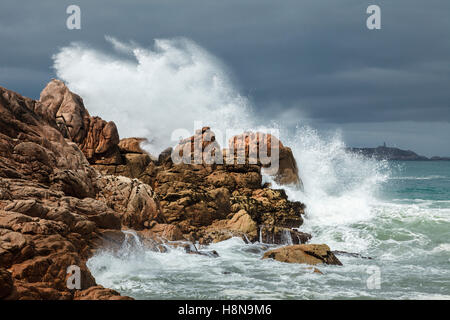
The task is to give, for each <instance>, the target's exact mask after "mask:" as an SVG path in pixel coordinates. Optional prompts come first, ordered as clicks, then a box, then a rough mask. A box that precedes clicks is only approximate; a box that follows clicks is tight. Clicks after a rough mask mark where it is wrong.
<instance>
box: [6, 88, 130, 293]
mask: <svg viewBox="0 0 450 320" xmlns="http://www.w3.org/2000/svg"><path fill="white" fill-rule="evenodd" d="M48 98H49V99H50V97H48ZM53 98H54V97H53ZM53 98H52V99H53ZM60 98H61V99H60V100H61V101H60V103H59V104H58V102H57V103H56V104H55V105H44V104H42V103H41V102H39V101H34V100H31V99H28V98H25V97H22V96H20V95H19V94H17V93H14V92H12V91H9V90H6V89H4V88H1V87H0V190H1V192H0V282H1V286H0V287H1V290H0V291H1V294H0V299H55V300H56V299H73V298H74V294H75V292H73V291H70V290H68V289H67V288H66V285H65V281H66V277H67V275H66V270H67V267H68V266H70V265H78V266H79V267H80V268H81V271H82V273H81V274H82V287H83V288H84V289H89V288H90V287H93V286H96V283H95V280H94V278H93V277H92V275H91V273H90V272H89V270H88V269H87V267H86V260H87V259H88V258H89V257H90V256H91V255H92V252H93V250H94V249H95V246H96V242H95V239H97V238H98V236H97V235H96V233H97V232H99V228H109V229H116V230H117V229H120V228H121V226H122V225H121V216H120V214H121V213H120V212H115V211H114V210H113V209H112V208H110V207H108V206H107V205H106V204H105V203H104V202H102V201H99V200H96V199H93V198H94V197H97V194H98V192H99V191H102V190H101V187H102V186H98V185H97V180H98V173H97V172H96V171H95V170H94V169H93V168H92V167H91V166H90V165H89V162H88V161H87V159H86V157H85V155H84V154H83V153H82V152H81V150H80V149H79V147H78V146H77V144H76V143H75V142H77V141H78V142H79V141H80V140H79V138H80V139H81V137H83V135H84V134H85V133H86V134H87V131H83V130H84V129H86V128H88V127H87V126H86V125H85V123H84V119H87V116H86V117H84V116H83V113H81V115H80V117H79V118H77V117H76V112H75V115H74V116H73V117H72V118H71V117H69V116H67V117H66V118H67V119H68V120H70V121H71V127H70V130H72V131H70V132H69V127H66V129H67V132H66V133H65V134H66V135H67V137H68V138H69V135H70V138H71V139H74V140H73V141H71V140H69V139H68V138H67V139H65V138H64V137H63V134H62V133H61V132H63V133H64V130H62V128H61V126H60V127H58V125H59V124H58V123H57V121H56V114H57V113H58V111H60V113H61V114H64V115H65V116H66V115H67V113H70V114H72V113H73V112H74V110H78V111H80V112H82V111H83V109H77V108H78V107H79V106H80V105H82V102H80V100H79V99H78V98H77V97H76V96H73V95H71V94H70V93H67V92H66V93H64V94H63V95H62V96H61V97H60ZM58 99H59V98H58ZM48 101H49V100H46V102H48ZM61 103H62V104H63V106H61ZM66 107H67V108H66ZM78 111H77V112H78ZM86 114H87V111H86ZM74 137H75V138H74ZM101 145H102V144H101V143H100V144H99V146H100V148H103V147H102V146H101ZM108 192H114V191H113V190H108ZM5 268H7V269H9V270H10V272H8V273H5V272H3V271H4V269H5ZM110 296H111V297H113V296H118V293H114V292H111V294H110Z"/></svg>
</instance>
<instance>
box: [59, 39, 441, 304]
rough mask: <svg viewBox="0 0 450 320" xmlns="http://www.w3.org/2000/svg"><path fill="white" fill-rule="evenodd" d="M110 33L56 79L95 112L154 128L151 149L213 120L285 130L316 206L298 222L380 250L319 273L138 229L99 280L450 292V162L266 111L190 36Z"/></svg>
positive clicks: (360, 247) (76, 46) (171, 289)
mask: <svg viewBox="0 0 450 320" xmlns="http://www.w3.org/2000/svg"><path fill="white" fill-rule="evenodd" d="M107 41H109V42H110V43H111V44H112V47H113V50H112V51H111V52H103V51H98V50H97V49H93V48H91V47H89V45H86V44H83V43H72V44H70V45H69V46H66V47H63V48H61V49H60V50H59V51H58V52H57V53H56V54H55V55H54V57H53V59H54V66H53V67H54V69H55V71H56V74H57V76H58V77H59V78H60V79H62V80H64V81H65V82H66V83H67V85H68V86H69V88H70V89H71V90H72V91H74V92H76V93H78V94H80V95H81V96H82V97H83V100H84V103H85V105H86V107H87V109H88V110H89V112H90V113H91V114H93V115H98V116H101V117H102V118H103V119H107V120H108V121H110V120H113V121H114V122H115V123H116V125H117V126H118V129H119V132H120V134H121V137H131V136H141V137H147V138H148V143H147V144H145V145H144V146H143V147H144V148H145V149H146V150H147V151H149V152H150V153H151V154H153V155H157V154H158V153H159V152H160V151H162V150H163V149H165V148H166V147H168V146H170V145H174V144H176V141H177V140H178V139H179V137H180V136H190V135H192V133H193V131H194V129H198V128H201V127H202V126H204V125H208V126H210V127H211V129H212V130H213V131H214V132H215V133H216V138H217V141H219V143H220V144H221V145H222V146H225V145H226V141H227V140H226V139H223V138H225V137H224V136H220V134H223V133H224V132H225V131H226V130H227V129H234V130H235V132H236V131H237V132H236V133H240V132H243V131H244V130H248V129H253V130H259V131H265V129H264V128H273V127H275V128H278V129H279V138H280V140H281V141H282V142H283V143H284V144H285V145H287V146H289V147H291V149H292V151H293V153H294V156H295V158H296V160H297V162H298V166H299V169H300V176H301V178H302V180H303V184H304V187H305V188H304V190H305V191H304V192H301V191H298V190H294V189H290V188H289V187H286V191H287V194H288V196H289V198H290V199H292V200H297V201H302V202H304V203H305V204H306V206H307V208H306V216H305V222H304V224H303V225H302V226H301V228H300V230H302V231H306V232H310V233H311V234H312V235H313V238H312V240H311V243H326V244H328V245H329V246H330V247H331V249H332V250H340V251H347V252H351V253H356V254H359V255H361V256H364V257H371V258H372V259H364V258H361V257H354V256H343V255H340V256H338V257H339V259H340V260H341V261H342V263H343V264H344V265H343V266H326V265H323V266H319V267H318V268H319V269H320V270H321V271H322V273H323V274H318V273H314V272H313V271H312V270H311V269H310V268H309V267H308V266H305V265H298V264H284V263H280V262H277V261H272V260H261V257H262V255H263V252H264V246H262V245H261V244H258V243H255V244H245V243H244V242H243V241H242V240H241V239H237V238H233V239H230V240H227V241H224V242H221V243H217V244H212V245H210V246H208V247H207V248H203V249H205V250H216V251H217V252H218V253H219V255H220V257H219V258H211V257H207V256H198V255H189V254H185V253H184V252H183V251H180V250H177V249H171V250H169V252H168V253H157V252H152V251H149V250H147V249H145V248H144V247H143V246H141V245H140V243H139V241H137V239H135V238H134V237H133V234H128V235H127V236H128V237H130V240H132V241H131V242H127V243H126V244H124V246H123V248H122V249H121V250H120V252H118V253H117V254H113V253H111V252H110V251H108V250H107V249H105V250H102V251H100V252H99V253H98V254H97V255H96V256H94V257H92V258H91V259H90V260H89V261H88V266H89V268H90V270H91V272H92V274H93V275H94V276H95V278H96V280H97V282H98V283H99V284H101V285H104V286H105V287H109V288H114V289H116V290H118V291H119V292H120V293H122V294H124V295H129V296H132V297H134V298H137V299H220V298H223V299H449V298H450V268H449V266H450V261H449V259H450V240H449V239H450V162H384V161H375V160H371V159H364V158H361V157H360V156H358V155H354V154H349V153H347V152H346V151H345V150H346V146H345V144H344V142H343V141H342V139H341V138H340V136H339V135H335V136H322V135H320V134H319V133H318V132H316V131H315V130H314V129H313V128H310V127H308V126H305V125H303V124H302V119H298V123H299V126H298V128H297V129H296V130H295V132H291V131H289V132H287V129H286V126H285V124H284V123H283V120H282V119H283V117H280V119H278V120H279V121H278V122H277V119H273V120H274V121H268V120H267V119H266V115H264V114H259V113H258V112H257V110H258V109H257V108H255V107H254V106H252V104H251V102H250V101H249V99H247V98H246V97H245V96H243V95H242V94H240V92H239V90H238V89H237V88H236V87H237V86H235V85H234V81H232V79H233V77H230V76H229V74H230V72H229V70H228V69H227V67H226V65H225V63H223V62H221V61H219V60H218V59H217V58H216V57H214V56H213V55H212V54H211V53H209V52H207V50H205V49H204V48H201V47H200V46H199V45H197V44H196V43H194V42H193V41H191V40H188V39H183V38H178V39H158V40H156V41H155V42H154V45H153V46H152V47H151V48H146V47H143V46H141V45H138V44H136V43H134V42H129V43H125V42H120V41H118V40H116V39H114V38H112V37H107ZM265 180H269V181H270V178H269V177H265ZM273 187H277V186H276V184H275V183H273ZM133 239H134V240H133ZM133 243H134V245H132V244H133Z"/></svg>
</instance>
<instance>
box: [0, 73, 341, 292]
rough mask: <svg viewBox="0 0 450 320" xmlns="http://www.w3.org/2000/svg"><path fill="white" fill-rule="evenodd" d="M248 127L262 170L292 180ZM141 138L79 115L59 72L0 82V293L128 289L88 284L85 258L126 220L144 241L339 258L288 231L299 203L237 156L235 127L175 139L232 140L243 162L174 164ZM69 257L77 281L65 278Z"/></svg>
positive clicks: (116, 240)
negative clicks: (27, 93) (22, 82)
mask: <svg viewBox="0 0 450 320" xmlns="http://www.w3.org/2000/svg"><path fill="white" fill-rule="evenodd" d="M259 137H264V140H261V141H260V140H258V139H260V138H259ZM256 139H257V140H256V141H257V145H258V144H259V143H262V141H264V143H266V142H267V143H268V144H269V145H273V146H276V148H277V152H279V159H280V162H279V164H280V165H279V168H278V169H277V170H276V171H275V172H272V173H271V174H272V176H273V179H274V181H276V182H277V184H278V185H287V184H289V185H294V186H296V187H297V188H302V187H303V186H302V182H301V178H300V175H299V168H298V165H297V163H296V161H295V159H294V157H293V154H292V151H291V150H290V149H289V147H287V146H284V145H283V144H282V142H281V141H278V139H277V138H275V137H273V136H270V135H264V134H262V135H258V136H257V138H256ZM261 139H262V138H261ZM144 140H145V139H143V138H124V139H120V138H119V132H118V130H117V128H116V125H115V124H114V122H108V121H107V120H103V119H101V118H99V117H96V116H91V115H90V114H89V112H88V110H87V109H86V108H85V106H84V104H83V100H82V98H81V97H80V96H78V95H76V94H75V93H73V92H71V91H70V90H69V89H68V88H67V87H66V85H65V84H64V83H63V82H62V81H59V80H52V81H51V82H50V83H49V84H48V85H47V86H46V87H45V88H44V90H43V91H42V93H41V96H40V99H39V100H33V99H29V98H26V97H23V96H21V95H20V94H18V93H15V92H13V91H10V90H8V89H5V88H2V87H0V299H6V300H17V299H24V300H25V299H46V300H47V299H50V300H91V299H93V300H98V299H108V300H122V299H131V298H130V297H125V296H121V295H120V293H118V292H116V291H114V290H111V289H108V288H104V287H102V286H100V285H98V284H97V283H96V281H95V279H94V277H93V276H92V274H91V273H90V271H89V269H88V268H87V266H86V261H87V260H88V259H89V258H90V257H92V256H93V255H94V254H95V252H96V250H102V249H104V248H116V247H120V245H121V244H122V243H123V242H124V241H126V232H127V231H132V232H134V233H135V234H136V235H137V236H138V237H139V238H140V240H141V241H142V243H144V244H145V245H146V246H148V248H149V250H158V251H162V252H163V251H164V250H166V248H167V246H183V247H185V250H186V254H192V253H194V254H195V253H198V254H202V252H201V251H198V250H197V248H196V246H195V244H198V245H207V244H208V243H212V242H219V241H223V240H226V239H229V238H231V237H242V238H243V239H244V240H245V241H247V242H257V241H261V242H264V243H267V244H290V245H288V246H285V247H282V248H280V249H275V250H272V251H273V252H271V251H267V252H266V253H265V254H264V258H271V259H277V260H279V261H283V262H297V263H307V264H314V265H315V264H318V263H328V264H336V265H340V264H341V263H340V261H339V260H338V259H337V258H336V257H335V255H334V254H333V252H332V251H331V249H330V248H329V247H328V246H326V245H321V244H307V243H308V242H309V241H310V239H311V238H312V236H311V235H309V234H307V233H304V232H300V231H298V228H299V227H301V225H302V223H303V218H302V217H303V216H304V214H305V205H304V204H303V203H300V202H295V201H290V200H289V199H288V197H287V195H286V193H285V191H284V190H283V189H273V188H271V186H270V184H268V183H263V180H262V171H263V170H264V169H265V165H264V164H262V163H261V162H260V161H256V164H253V162H251V161H248V160H249V157H250V155H251V154H252V152H251V151H252V150H250V149H251V148H252V144H250V143H249V141H248V140H247V139H237V140H236V141H241V142H240V143H239V142H238V143H237V144H234V145H233V149H231V148H222V146H220V145H219V144H218V143H217V142H216V141H215V137H214V133H213V132H212V131H211V130H210V128H208V127H205V128H202V129H201V130H198V131H197V132H196V133H195V135H194V136H193V137H191V138H189V139H185V140H183V141H181V142H180V144H179V145H178V146H177V147H176V148H175V151H178V152H179V153H180V154H181V153H183V152H184V154H183V156H187V157H189V158H193V159H194V158H195V157H196V155H195V154H194V153H195V151H194V150H198V148H195V147H196V146H195V143H197V141H200V143H201V145H200V146H199V147H200V150H201V151H202V152H203V150H205V149H206V148H209V149H211V148H213V150H215V152H216V155H218V157H226V155H227V154H228V155H230V152H233V151H234V152H236V150H237V151H239V150H241V151H243V152H244V153H245V155H246V162H245V163H239V162H237V161H236V162H235V163H232V164H229V163H226V164H224V163H212V164H207V163H205V162H204V161H202V162H201V163H198V164H184V163H180V164H175V163H174V162H173V160H172V158H171V154H172V151H173V150H172V149H171V148H169V149H167V150H165V151H163V152H162V153H161V154H160V155H158V156H157V157H155V155H149V154H148V153H146V152H145V151H144V150H143V149H141V147H140V145H141V143H142V142H144ZM186 146H187V148H186ZM177 149H179V150H177ZM186 150H191V152H187V154H186ZM230 150H231V151H230ZM300 166H301V164H300ZM191 244H192V245H193V246H194V248H195V250H193V249H192V246H191ZM213 255H215V256H217V255H219V256H220V252H215V253H213ZM261 258H263V257H261ZM72 265H76V266H78V267H79V268H80V270H81V275H82V277H81V288H80V289H69V288H68V287H67V284H66V281H67V278H68V276H69V274H67V268H68V267H69V266H72Z"/></svg>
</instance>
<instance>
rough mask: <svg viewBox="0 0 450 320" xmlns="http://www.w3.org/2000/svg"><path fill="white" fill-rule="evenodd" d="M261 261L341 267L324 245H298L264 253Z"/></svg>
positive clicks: (328, 248)
mask: <svg viewBox="0 0 450 320" xmlns="http://www.w3.org/2000/svg"><path fill="white" fill-rule="evenodd" d="M263 259H275V260H278V261H281V262H288V263H306V264H312V265H315V264H321V263H325V264H334V265H339V266H340V265H342V263H341V262H340V261H339V259H338V258H336V256H335V255H334V254H333V252H331V250H330V247H328V246H327V245H326V244H298V245H292V246H287V247H282V248H279V249H274V250H269V251H267V252H266V253H264V256H263Z"/></svg>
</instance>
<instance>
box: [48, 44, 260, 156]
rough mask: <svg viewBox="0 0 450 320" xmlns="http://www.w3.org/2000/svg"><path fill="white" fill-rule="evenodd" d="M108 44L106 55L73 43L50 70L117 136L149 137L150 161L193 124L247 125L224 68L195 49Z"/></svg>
mask: <svg viewBox="0 0 450 320" xmlns="http://www.w3.org/2000/svg"><path fill="white" fill-rule="evenodd" d="M106 40H107V41H108V42H109V43H110V44H111V45H112V48H113V50H112V52H108V53H105V52H103V51H100V50H96V49H93V48H90V47H88V46H87V45H85V44H83V43H72V44H70V45H69V46H67V47H63V48H61V49H60V51H59V52H58V53H57V54H55V55H54V56H53V61H54V64H53V67H54V69H55V70H56V74H57V76H58V77H59V78H61V79H63V80H64V81H65V82H66V83H67V85H68V87H69V88H70V89H71V90H72V91H74V92H76V93H78V94H79V95H81V96H82V97H83V99H84V102H85V105H86V106H87V107H88V109H89V110H90V111H91V112H92V113H93V114H96V115H99V116H101V117H102V118H103V119H108V120H112V121H114V122H115V123H116V125H117V127H118V129H119V132H120V134H121V135H122V136H124V137H133V136H137V137H147V138H148V140H149V141H150V143H149V144H148V145H146V146H143V147H144V148H146V149H147V151H149V152H150V153H153V154H156V155H157V154H159V153H160V152H161V151H162V150H164V149H165V148H167V147H168V146H170V145H173V144H174V141H171V134H172V132H174V131H175V130H176V129H180V128H182V129H187V130H189V131H191V130H192V131H193V130H195V129H198V128H194V127H193V126H194V123H195V122H196V121H202V123H203V124H204V125H209V126H212V127H216V128H220V129H224V127H225V126H227V127H231V128H233V127H242V126H245V124H249V123H251V121H250V118H249V117H248V115H249V114H250V113H249V111H248V109H249V102H248V100H247V99H246V98H245V97H243V96H241V95H240V94H239V93H238V91H237V90H236V89H235V88H234V86H233V85H232V83H231V81H230V77H229V72H228V71H227V70H226V68H225V66H224V65H223V64H222V63H221V62H220V61H219V60H218V59H216V58H215V57H214V56H212V55H211V54H209V53H208V52H207V51H206V50H204V49H203V48H201V47H199V46H198V45H197V44H195V43H194V42H192V41H190V40H188V39H184V38H178V39H157V40H155V42H154V45H153V47H152V48H143V47H141V46H139V45H138V44H136V43H133V42H130V43H124V42H120V41H118V40H116V39H114V38H112V37H106ZM199 126H201V125H199ZM247 127H250V126H247Z"/></svg>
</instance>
